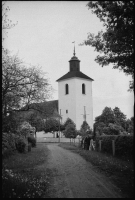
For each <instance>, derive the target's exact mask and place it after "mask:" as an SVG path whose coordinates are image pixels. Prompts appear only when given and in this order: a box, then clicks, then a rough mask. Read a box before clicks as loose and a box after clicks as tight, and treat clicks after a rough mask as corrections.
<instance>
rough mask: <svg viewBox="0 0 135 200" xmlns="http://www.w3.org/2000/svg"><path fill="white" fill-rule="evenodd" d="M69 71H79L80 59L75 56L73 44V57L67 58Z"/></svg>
mask: <svg viewBox="0 0 135 200" xmlns="http://www.w3.org/2000/svg"><path fill="white" fill-rule="evenodd" d="M74 43H75V42H74ZM69 71H70V72H71V71H80V60H79V59H78V58H77V57H76V56H75V45H74V52H73V57H72V58H71V59H70V60H69Z"/></svg>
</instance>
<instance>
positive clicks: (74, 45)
mask: <svg viewBox="0 0 135 200" xmlns="http://www.w3.org/2000/svg"><path fill="white" fill-rule="evenodd" d="M72 43H74V53H73V55H74V56H75V41H74V42H72Z"/></svg>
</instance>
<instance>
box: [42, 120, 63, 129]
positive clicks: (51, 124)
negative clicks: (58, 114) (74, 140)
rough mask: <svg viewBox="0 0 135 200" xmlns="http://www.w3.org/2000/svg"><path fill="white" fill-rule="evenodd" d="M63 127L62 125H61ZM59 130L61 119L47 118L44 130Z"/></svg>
mask: <svg viewBox="0 0 135 200" xmlns="http://www.w3.org/2000/svg"><path fill="white" fill-rule="evenodd" d="M60 127H61V125H60ZM58 130H59V121H58V120H56V119H54V118H49V119H46V121H45V123H44V131H45V132H51V131H58Z"/></svg>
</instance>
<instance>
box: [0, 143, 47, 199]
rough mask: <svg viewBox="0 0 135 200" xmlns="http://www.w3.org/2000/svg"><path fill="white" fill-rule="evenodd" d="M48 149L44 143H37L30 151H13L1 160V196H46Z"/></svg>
mask: <svg viewBox="0 0 135 200" xmlns="http://www.w3.org/2000/svg"><path fill="white" fill-rule="evenodd" d="M48 155H49V150H48V149H47V147H46V145H45V144H37V147H36V148H32V150H31V152H26V153H15V154H14V155H12V156H10V157H9V158H6V159H4V160H3V169H2V197H3V198H46V197H47V190H48V186H49V174H50V172H49V171H48V169H46V170H45V163H46V161H47V157H48Z"/></svg>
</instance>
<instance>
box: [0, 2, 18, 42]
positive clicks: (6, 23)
mask: <svg viewBox="0 0 135 200" xmlns="http://www.w3.org/2000/svg"><path fill="white" fill-rule="evenodd" d="M9 11H10V8H9V6H6V1H2V40H4V39H5V35H7V33H8V32H7V30H8V29H11V28H13V27H14V26H15V25H16V24H17V23H16V24H14V23H12V20H9V19H8V15H7V13H8V12H9Z"/></svg>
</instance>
